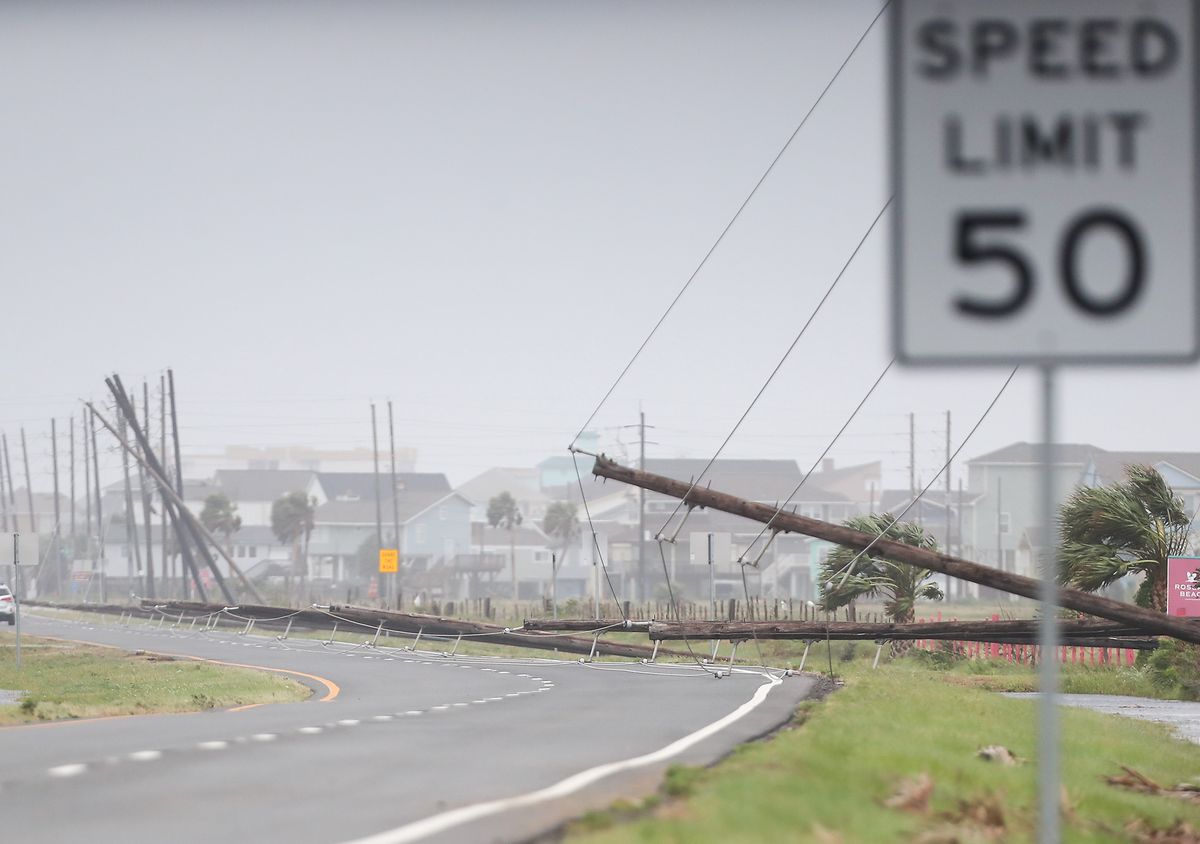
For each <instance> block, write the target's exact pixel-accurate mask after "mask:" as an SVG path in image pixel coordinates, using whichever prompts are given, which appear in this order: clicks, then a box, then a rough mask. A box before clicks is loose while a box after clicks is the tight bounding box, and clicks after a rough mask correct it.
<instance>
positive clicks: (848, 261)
mask: <svg viewBox="0 0 1200 844" xmlns="http://www.w3.org/2000/svg"><path fill="white" fill-rule="evenodd" d="M893 199H894V196H889V197H888V198H887V201H886V202H884V203H883V207H882V208H880V209H879V213H878V214H876V215H875V217H874V219H872V220H871V225H869V226H867V230H866V231H865V232H864V233H863V236H862V237H861V238H859V241H858V243H857V244H856V245H855V247H854V250H853V251H852V252H851V253H850V257H849V258H847V259H846V261H845V263H844V264H842V268H841V269H840V270H838V273H837V275H836V276H834V278H833V281H832V283H830V285H829V288H828V289H827V290H826V291H825V294H824V295H823V296H822V297H821V298H820V300H819V301H818V302H817V305H816V307H815V308H813V310H812V313H810V314H809V315H808V319H806V320H805V321H804V325H802V326H801V327H800V331H799V332H797V333H796V336H795V337H794V338H792V342H791V344H789V345H788V347H787V350H786V351H784V353H783V356H782V357H781V358H780V359H779V362H778V363H776V364H775V368H774V369H772V370H771V374H770V375H768V376H767V380H766V381H764V382H763V384H762V386H761V387H759V388H758V392H757V393H755V394H754V398H752V399H751V400H750V404H749V405H747V406H746V409H745V411H743V413H742V415H741V416H740V417H738V420H737V422H735V423H734V425H733V427H732V428H731V429H730V431H729V433H728V434H727V435H726V436H725V439H724V440H722V442H721V444H720V446H718V447H717V450H716V451H715V452H714V453H713V456H712V457H710V458H709V460H708V463H706V464H705V466H704V468H703V469H702V470H701V471H700V474H699V475H697V476H696V477H694V478H693V479H692V482H691V485H690V486H689V487H688V490H687V492H686V493H685V494H684V496H683V497H682V498H680V499H679V503H678V504H676V505H675V509H674V510H672V511H671V515H669V516H668V517H667V520H666V521H665V522H663V525H662V527H661V528H659V530H658V533H659V535H660V536H661V535H662V534H663V533H664V531H665V530H666V528H667V525H669V524H670V523H671V520H672V519H674V518H675V516H676V514H678V513H679V508H680V507H682V506H684V504H685V503H686V502H687V497H688V495H690V494H691V492H692V490H694V489H695V488H696V485H697V484H699V483H700V481H701V480H702V479H703V478H704V476H705V475H706V474H708V470H709V469H711V468H712V465H713V463H715V462H716V460H717V458H718V457H720V456H721V452H722V451H724V450H725V446H727V445H729V441H730V440H732V439H733V436H734V434H736V433H737V432H738V429H739V428H741V426H742V423H743V422H745V421H746V418H747V417H748V416H749V415H750V412H751V411H752V410H754V407H755V405H757V404H758V401H759V399H761V398H762V397H763V394H764V393H765V392H766V391H767V388H768V387H770V386H771V383H772V382H773V381H774V380H775V376H776V375H778V374H779V371H780V370H781V369H782V368H783V365H784V364H785V363H786V362H787V360H788V358H789V357H791V354H792V352H793V351H795V349H796V346H797V345H798V344H799V343H800V340H801V339H802V338H803V337H804V334H805V332H806V331H808V327H809V326H810V325H812V323H813V320H815V319H816V318H817V314H819V313H820V312H821V308H822V307H823V306H824V305H825V303H826V302H827V301H829V297H830V296H832V295H833V291H834V290H835V289H837V286H838V282H840V281H841V280H842V277H843V276H845V274H846V270H848V269H849V268H850V265H851V264H852V263H854V259H855V257H857V256H858V253H859V252H860V251H861V250H862V247H863V244H865V243H866V242H867V239H868V238H869V237H870V236H871V232H873V231H875V226H876V225H878V223H879V221H880V220H881V219H882V218H883V215H884V214H885V213H886V212H887V210H888V208H889V206H891V204H892V200H893ZM685 518H686V516H685Z"/></svg>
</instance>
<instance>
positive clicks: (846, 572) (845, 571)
mask: <svg viewBox="0 0 1200 844" xmlns="http://www.w3.org/2000/svg"><path fill="white" fill-rule="evenodd" d="M1020 368H1021V367H1020V366H1014V367H1013V368H1012V371H1011V372H1009V373H1008V377H1007V378H1005V379H1004V383H1003V384H1001V385H1000V389H999V390H998V391H997V392H996V395H994V396H993V397H992V400H991V401H990V402H989V403H988V406H987V407H986V408H985V409H984V411H983V413H982V415H980V417H979V419H978V420H976V422H975V424H974V425H973V426H972V427H971V430H970V431H968V432H967V435H966V436H965V437H963V440H962V442H960V443H959V444H958V448H956V449H954V453H953V454H951V455H950V458H949V459H948V460H947V461H946V462H945V463H944V464H942V468H941V469H939V470H938V472H937V474H935V475H934V476H933V479H932V480H930V481H929V483H927V484H925V486H924V488H922V489H921V491H920V492H919V493H917V495H916V496H914V497H913V499H912V500H911V501H909V502H908V504H907V506H905V508H904V509H903V510H901V511H900V513H899V514H898V515H897V516H895V517H894V518H893V519H892V523H891V524H890V525H888V526H887V528H885V529H884V530H883V531H882V532H881V533H880V534H879V535H878V536H876V537H875V538H874V539H872V540H871V541H870V542H869V543H867V546H866V547H865V548H863V549H862V550H861V551H859V552H858V553H857V554H855V555H854V556H853V557H852V558H850V561H849V562H848V563H846V565H844V566H842V568H840V569H838V570H837V571H835V572H833V573H832V574H831V575H830V576H829V577H827V578H826V579H825V582H824V584H823V585H825V586H827V585H829V584H830V583H832V582H833V578H835V577H837V576H838V575H839V574H841V575H842V579H841V580H840V581H839V582H838V586H839V587H840V586H842V585H843V584H845V582H846V580H847V579H848V578H849V577H850V574H851V573H852V572H853V570H854V564H855V563H857V562H858V561H859V559H861V558H862V557H863V556H864V555H865V554H866V553H867V552H868V551H870V550H871V549H872V548H874V547H875V543H877V542H879V540H881V539H884V538H886V537H887V533H888V531H890V530H891V529H892V528H893V527H895V526H896V525H897V524H898V523H899V522H900V520H901V519H903V518H904V516H905V514H906V513H908V511H909V510H911V509H912V508H913V507H914V506H915V505H916V504H917V502H919V501H920V500H921V499H922V498H923V497H924V496H925V493H927V492H929V490H930V489H932V488H933V485H934V484H935V483H937V481H938V478H940V477H941V476H942V473H943V472H945V471H946V470H947V469H949V468H950V464H951V463H953V462H954V461H955V460H957V459H958V454H959V452H961V451H962V450H963V448H964V447H965V446H966V444H967V443H968V442H970V441H971V437H972V436H974V435H975V432H976V431H978V430H979V426H981V425H982V424H983V422H984V420H985V419H987V417H988V414H990V413H991V412H992V409H993V408H994V407H995V406H996V403H997V402H999V401H1000V397H1001V396H1003V395H1004V391H1005V390H1007V389H1008V385H1009V384H1011V383H1012V380H1013V378H1015V377H1016V374H1017V370H1019V369H1020Z"/></svg>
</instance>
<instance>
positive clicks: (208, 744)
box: [196, 741, 229, 750]
mask: <svg viewBox="0 0 1200 844" xmlns="http://www.w3.org/2000/svg"><path fill="white" fill-rule="evenodd" d="M196 747H197V748H199V749H200V750H224V749H225V748H227V747H229V742H227V741H202V742H200V743H199V744H197V745H196Z"/></svg>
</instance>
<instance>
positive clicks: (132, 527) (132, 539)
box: [117, 416, 146, 595]
mask: <svg viewBox="0 0 1200 844" xmlns="http://www.w3.org/2000/svg"><path fill="white" fill-rule="evenodd" d="M117 424H118V425H120V430H121V439H122V440H124V439H125V417H124V416H120V417H118V420H117ZM134 424H137V423H136V422H135V423H134ZM121 472H122V474H123V475H124V480H125V547H126V548H127V549H128V550H127V551H126V559H129V560H132V561H133V563H134V570H135V571H136V572H137V576H138V577H139V578H140V579H141V581H142V583H141V589H142V594H143V595H144V594H146V579H145V578H146V574H145V572H144V571H143V569H142V550H141V545H140V543H139V542H138V535H137V518H136V517H135V516H134V513H133V484H131V483H130V482H129V452H128V451H126V450H125V449H121Z"/></svg>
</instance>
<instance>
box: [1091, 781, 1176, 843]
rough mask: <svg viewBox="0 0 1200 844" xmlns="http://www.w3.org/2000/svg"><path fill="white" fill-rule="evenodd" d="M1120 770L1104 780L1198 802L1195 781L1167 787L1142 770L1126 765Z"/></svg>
mask: <svg viewBox="0 0 1200 844" xmlns="http://www.w3.org/2000/svg"><path fill="white" fill-rule="evenodd" d="M1121 770H1122V771H1124V772H1125V773H1123V774H1117V775H1116V776H1111V777H1105V778H1104V781H1105V782H1107V783H1108V784H1109V785H1112V786H1116V787H1117V788H1124V789H1127V790H1129V791H1136V792H1138V793H1139V794H1155V795H1159V796H1162V797H1176V798H1178V799H1180V800H1192V801H1196V802H1200V785H1197V784H1196V783H1190V782H1182V783H1179V784H1178V785H1176V786H1172V787H1167V786H1165V785H1161V784H1159V783H1157V782H1155V781H1154V780H1152V779H1150V777H1148V776H1146V775H1145V774H1143V773H1142V772H1140V771H1135V770H1134V769H1133V768H1130V767H1128V766H1127V765H1122V766H1121ZM1147 840H1154V839H1147ZM1167 840H1169V839H1167Z"/></svg>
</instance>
